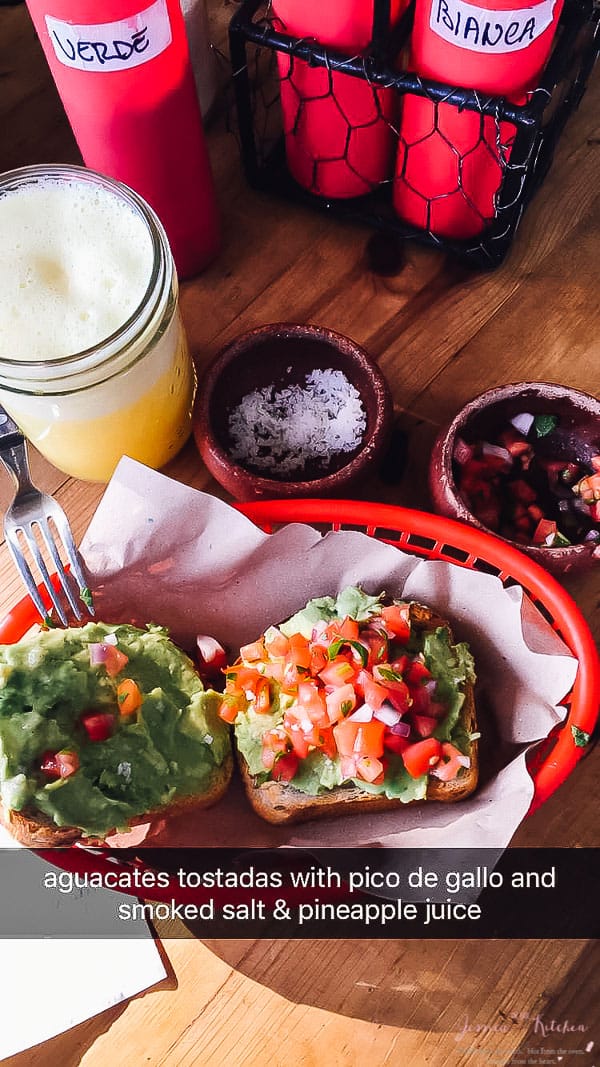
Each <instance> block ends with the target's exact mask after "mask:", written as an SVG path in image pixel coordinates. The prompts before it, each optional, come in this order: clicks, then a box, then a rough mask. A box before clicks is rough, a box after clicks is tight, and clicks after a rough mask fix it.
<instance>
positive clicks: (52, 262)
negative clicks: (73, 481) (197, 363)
mask: <svg viewBox="0 0 600 1067" xmlns="http://www.w3.org/2000/svg"><path fill="white" fill-rule="evenodd" d="M0 243H1V245H2V247H3V262H4V267H3V268H0V403H1V404H3V405H4V407H5V408H6V410H7V411H8V412H9V414H10V415H12V417H13V418H14V419H15V421H16V422H17V423H18V425H19V426H20V428H21V430H22V431H23V433H24V434H25V435H26V436H27V437H28V438H29V440H30V441H31V442H32V443H33V444H34V445H35V446H36V448H38V449H39V451H40V452H42V454H43V455H44V456H46V458H47V459H49V460H50V462H51V463H53V464H55V466H57V467H58V468H59V469H60V470H62V471H65V472H66V473H67V474H70V475H72V476H74V477H76V478H82V479H86V480H90V481H101V482H104V481H108V479H109V478H110V476H111V474H112V473H113V471H114V468H115V466H116V464H117V463H118V461H119V459H120V458H121V456H123V455H127V456H130V457H132V458H133V459H137V460H139V461H140V462H142V463H145V464H147V465H148V466H150V467H161V466H163V464H165V463H166V462H167V461H168V460H169V459H171V458H172V457H173V456H174V455H175V454H176V453H177V452H178V451H179V450H180V448H181V447H182V445H183V444H184V442H185V441H186V440H187V438H188V436H189V434H190V430H191V411H192V403H193V398H194V392H195V387H196V379H195V374H194V368H193V364H192V361H191V359H190V355H189V351H188V347H187V342H186V339H185V334H184V331H183V326H182V322H181V316H180V312H179V306H178V283H177V275H176V272H175V267H174V264H173V258H172V255H171V251H170V248H169V244H168V241H167V237H166V234H165V232H164V229H163V227H162V225H161V223H160V221H159V219H158V218H157V216H156V215H155V214H154V212H153V211H152V209H151V208H150V207H149V206H148V205H147V204H146V202H145V201H144V200H142V199H141V197H139V196H138V195H137V194H136V193H135V192H133V190H131V189H129V188H128V187H127V186H124V185H122V184H120V183H119V182H116V181H113V180H112V179H110V178H106V177H104V176H103V175H100V174H97V173H96V172H94V171H90V170H87V169H85V168H83V167H74V166H63V165H57V166H30V167H23V168H21V169H19V170H13V171H9V172H7V173H5V174H3V175H0Z"/></svg>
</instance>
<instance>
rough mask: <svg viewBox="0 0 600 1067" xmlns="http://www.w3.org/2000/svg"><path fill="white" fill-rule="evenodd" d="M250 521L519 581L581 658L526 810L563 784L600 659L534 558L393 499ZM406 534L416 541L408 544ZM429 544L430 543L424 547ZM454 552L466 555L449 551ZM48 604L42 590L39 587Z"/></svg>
mask: <svg viewBox="0 0 600 1067" xmlns="http://www.w3.org/2000/svg"><path fill="white" fill-rule="evenodd" d="M235 506H236V507H237V509H238V510H239V511H240V512H242V513H243V514H244V515H245V516H246V517H247V518H249V519H250V520H251V521H252V522H254V523H256V525H257V526H260V527H261V528H262V529H264V530H266V532H271V530H272V528H273V527H274V526H279V525H284V524H287V523H293V522H302V523H307V524H308V525H318V526H328V527H329V528H330V529H332V530H335V529H340V528H343V527H348V526H350V527H352V528H353V529H358V528H361V529H362V530H363V532H365V533H367V534H368V535H370V536H373V537H377V536H378V533H377V531H384V532H386V533H387V534H389V533H392V532H393V533H397V535H398V537H397V539H396V538H390V537H389V536H388V537H381V538H380V539H381V540H385V541H387V542H388V543H390V544H394V545H396V547H398V548H400V549H402V550H403V551H407V552H411V553H413V554H417V555H420V556H422V557H424V558H428V559H442V560H446V561H447V562H449V563H451V564H453V565H455V566H462V567H467V568H470V569H475V568H476V567H477V564H478V563H484V564H486V565H488V566H492V568H494V569H495V570H496V571H497V572H498V577H499V578H500V579H501V580H502V581H508V580H509V579H513V580H515V581H516V582H518V583H519V584H520V585H522V586H523V588H524V589H525V591H526V592H527V593H528V595H529V596H530V597H531V598H532V599H533V602H534V603H537V604H538V605H541V606H542V607H543V608H544V610H545V613H546V614H547V615H549V616H550V618H551V620H552V624H553V626H554V628H555V629H556V630H557V632H558V633H559V634H560V636H561V637H562V639H563V640H564V642H565V644H566V645H567V647H568V648H569V650H570V651H571V653H572V654H573V655H574V656H575V658H576V659H577V661H578V669H577V676H576V679H575V683H574V685H573V689H572V691H571V693H570V694H568V695H567V696H566V698H565V703H567V701H568V700H569V698H570V706H569V708H568V714H567V717H566V719H565V721H564V724H563V726H562V728H561V729H560V730H559V731H558V733H557V735H556V739H555V743H554V744H553V746H552V748H551V750H550V751H549V752H548V753H547V754H545V755H544V757H543V758H542V759H541V760H539V761H538V762H537V763H536V765H535V766H532V767H530V773H531V775H532V778H533V781H534V795H533V798H532V802H531V806H530V808H529V812H528V814H531V813H532V812H533V811H535V810H536V808H538V807H539V806H540V804H543V803H544V801H545V800H547V799H548V797H549V796H551V794H552V793H553V792H554V791H555V790H556V789H557V788H558V786H559V785H561V784H562V783H563V782H564V781H565V779H566V778H567V777H568V775H569V774H570V773H571V771H572V770H573V768H574V767H575V765H576V764H577V762H578V761H579V759H581V757H582V756H583V755H584V753H585V752H586V749H585V748H583V747H580V746H578V745H576V743H575V738H574V736H573V730H572V729H571V727H577V728H579V729H580V730H582V731H584V732H585V733H587V734H591V733H592V732H593V730H594V728H595V725H596V722H597V719H598V710H599V704H600V660H599V657H598V652H597V650H596V645H595V643H594V639H593V637H592V634H591V632H590V629H589V627H588V625H587V623H586V621H585V619H584V618H583V615H582V614H581V612H580V610H579V608H578V607H577V605H576V604H575V601H574V600H573V599H572V597H571V596H570V595H569V594H568V593H567V591H566V590H565V589H564V588H563V587H562V586H561V585H560V584H559V582H558V581H557V580H556V579H555V578H553V577H552V575H550V574H549V573H548V572H547V571H545V570H544V569H543V567H541V566H540V565H539V564H538V563H536V562H535V561H534V560H531V559H530V558H529V557H528V556H526V555H524V554H523V553H521V552H518V551H517V550H516V549H515V548H513V547H512V546H511V545H508V544H506V543H505V542H504V541H501V540H500V539H499V538H496V537H493V536H492V535H491V534H487V533H485V532H483V531H481V530H477V529H475V528H474V527H471V526H467V525H466V524H464V523H460V522H456V521H455V520H454V519H447V518H443V517H441V516H439V515H433V514H430V513H428V512H421V511H415V510H413V509H411V508H404V507H400V506H398V505H395V504H376V503H372V502H370V501H356V500H334V501H332V500H322V499H303V500H261V501H254V502H252V503H243V504H237V505H235ZM411 537H416V538H419V543H418V544H415V543H411V540H410V539H411ZM423 541H429V542H431V543H430V544H423ZM448 549H449V550H450V551H452V550H454V551H459V552H460V553H462V554H464V559H457V558H455V557H454V556H452V555H449V554H448ZM40 592H41V594H42V598H43V599H44V600H45V601H46V600H47V604H48V606H49V605H50V601H49V599H48V598H47V596H46V594H45V591H44V590H43V589H41V590H40ZM39 621H40V618H39V614H38V612H37V610H36V608H35V607H34V605H33V603H32V601H31V600H30V598H29V597H27V596H26V597H23V599H22V600H20V601H19V602H18V603H17V604H15V606H14V607H13V608H12V610H11V611H10V612H8V614H7V615H6V616H5V617H4V618H3V619H2V620H0V644H10V643H12V642H14V641H18V640H19V639H20V638H21V637H22V636H23V635H24V634H25V633H27V631H28V630H29V629H30V628H31V626H33V625H35V623H36V622H39Z"/></svg>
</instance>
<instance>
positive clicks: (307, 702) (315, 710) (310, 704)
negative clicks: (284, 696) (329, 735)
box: [298, 680, 328, 722]
mask: <svg viewBox="0 0 600 1067" xmlns="http://www.w3.org/2000/svg"><path fill="white" fill-rule="evenodd" d="M298 704H299V705H300V707H301V708H302V709H303V710H304V711H305V712H306V714H307V715H308V717H309V718H310V719H311V721H312V722H322V721H323V719H324V718H326V715H327V708H326V706H325V694H324V693H323V691H322V690H321V689H319V688H318V687H317V685H316V684H315V682H314V681H312V680H311V681H305V682H300V684H299V686H298ZM326 721H328V720H327V719H326Z"/></svg>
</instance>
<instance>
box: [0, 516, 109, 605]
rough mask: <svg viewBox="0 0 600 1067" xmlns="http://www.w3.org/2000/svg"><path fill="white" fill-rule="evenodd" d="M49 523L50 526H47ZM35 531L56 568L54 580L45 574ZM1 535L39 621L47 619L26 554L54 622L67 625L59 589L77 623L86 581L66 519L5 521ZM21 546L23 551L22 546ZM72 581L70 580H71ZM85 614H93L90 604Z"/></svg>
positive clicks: (63, 517) (59, 517)
mask: <svg viewBox="0 0 600 1067" xmlns="http://www.w3.org/2000/svg"><path fill="white" fill-rule="evenodd" d="M51 523H52V525H51ZM52 526H54V528H55V530H56V533H57V534H58V536H59V538H60V540H61V541H62V544H63V547H64V551H65V555H66V558H67V560H68V565H69V568H70V574H72V579H71V578H70V574H69V571H68V570H67V569H66V567H65V564H64V563H63V560H62V558H61V555H60V552H59V549H58V544H57V538H56V534H55V533H54V531H53V529H52ZM36 531H39V534H40V535H41V540H42V542H43V545H44V546H45V547H46V550H47V553H48V555H49V557H50V558H51V559H52V563H53V564H54V567H55V568H56V578H55V579H52V578H51V577H50V573H49V570H48V566H47V564H46V561H45V559H44V555H43V554H42V550H41V547H40V543H39V539H38V538H37V537H36ZM4 532H5V535H6V543H7V546H8V548H9V550H10V553H11V556H12V558H13V560H14V563H15V565H16V567H17V569H18V571H19V574H20V575H21V578H22V579H23V581H24V583H25V585H26V587H27V591H28V593H29V595H30V597H31V599H32V601H33V603H34V604H35V606H36V608H37V610H38V611H39V613H40V615H41V617H42V619H45V618H47V617H48V610H49V609H48V607H47V606H46V604H45V603H44V600H43V598H42V596H41V594H40V591H39V589H38V586H37V583H36V580H35V578H34V576H33V572H32V569H31V566H30V564H29V563H28V561H27V553H29V555H30V556H31V558H32V559H33V561H34V562H35V565H36V566H37V569H38V571H39V574H40V577H41V580H42V583H43V585H44V586H45V588H46V590H47V593H48V596H49V598H50V601H51V604H52V607H53V608H54V611H55V612H56V615H57V617H58V619H60V621H61V623H62V624H63V626H66V625H67V624H68V620H67V614H66V612H65V609H64V606H63V604H62V602H61V598H60V596H59V592H60V590H61V589H62V592H63V593H64V595H65V597H66V599H67V601H68V604H69V607H70V609H71V611H72V613H73V615H74V617H75V619H76V620H77V621H78V622H79V621H80V620H81V618H82V616H83V611H82V605H83V603H84V601H82V599H81V596H82V594H84V593H85V591H86V581H85V578H84V576H83V572H82V570H81V565H80V563H79V558H78V554H77V549H76V547H75V542H74V540H73V535H72V533H71V529H70V526H69V524H68V522H67V519H66V516H64V515H62V516H61V515H59V514H55V513H53V514H52V515H50V516H48V518H45V517H43V516H39V517H36V518H35V519H31V520H30V521H27V522H25V521H22V522H19V521H18V520H13V521H12V522H11V521H10V519H9V520H8V522H7V521H5V527H4ZM23 545H24V546H25V550H24V549H23V547H22V546H23ZM73 579H74V580H73ZM75 582H76V583H77V587H78V589H77V592H75V591H74V588H73V587H74V585H75ZM86 608H87V611H88V612H89V614H90V615H93V614H94V610H93V607H92V606H91V604H86Z"/></svg>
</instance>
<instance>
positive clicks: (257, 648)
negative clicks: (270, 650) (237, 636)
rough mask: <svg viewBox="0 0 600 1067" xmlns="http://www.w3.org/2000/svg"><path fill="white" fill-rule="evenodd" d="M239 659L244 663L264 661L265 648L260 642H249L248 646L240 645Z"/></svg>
mask: <svg viewBox="0 0 600 1067" xmlns="http://www.w3.org/2000/svg"><path fill="white" fill-rule="evenodd" d="M240 657H241V658H242V659H243V660H245V662H246V663H256V662H257V661H259V660H262V659H265V646H264V645H263V643H262V641H251V643H250V644H249V645H242V647H241V648H240Z"/></svg>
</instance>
